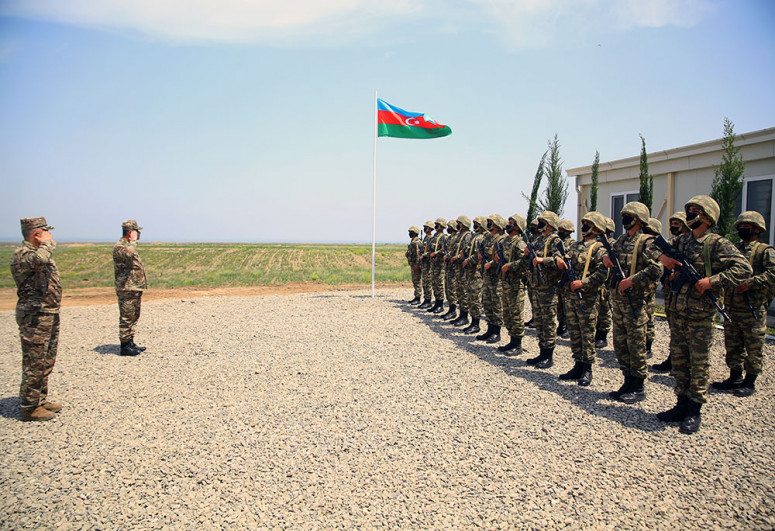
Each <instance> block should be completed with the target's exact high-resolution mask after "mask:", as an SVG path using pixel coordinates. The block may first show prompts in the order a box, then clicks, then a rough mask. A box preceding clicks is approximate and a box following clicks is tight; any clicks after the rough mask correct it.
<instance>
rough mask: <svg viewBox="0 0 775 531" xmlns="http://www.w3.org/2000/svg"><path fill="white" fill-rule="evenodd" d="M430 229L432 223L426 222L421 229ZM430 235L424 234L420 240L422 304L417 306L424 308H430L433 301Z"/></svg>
mask: <svg viewBox="0 0 775 531" xmlns="http://www.w3.org/2000/svg"><path fill="white" fill-rule="evenodd" d="M427 227H430V229H431V230H433V222H432V221H426V222H425V223H424V224H423V229H425V228H427ZM430 256H431V234H430V233H429V234H426V235H425V236H423V239H422V257H421V258H420V273H421V275H422V292H423V303H422V304H421V305H420V306H419V307H420V308H425V307H428V306H430V303H431V301H432V300H433V286H432V283H431V259H430Z"/></svg>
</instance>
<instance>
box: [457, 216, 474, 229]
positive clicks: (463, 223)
mask: <svg viewBox="0 0 775 531" xmlns="http://www.w3.org/2000/svg"><path fill="white" fill-rule="evenodd" d="M457 223H458V229H462V228H464V227H465V228H466V229H470V228H471V218H469V217H468V216H458V217H457Z"/></svg>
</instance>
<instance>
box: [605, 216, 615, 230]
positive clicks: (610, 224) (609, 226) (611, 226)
mask: <svg viewBox="0 0 775 531" xmlns="http://www.w3.org/2000/svg"><path fill="white" fill-rule="evenodd" d="M605 230H606V232H608V231H610V232H616V223H614V220H613V218H605Z"/></svg>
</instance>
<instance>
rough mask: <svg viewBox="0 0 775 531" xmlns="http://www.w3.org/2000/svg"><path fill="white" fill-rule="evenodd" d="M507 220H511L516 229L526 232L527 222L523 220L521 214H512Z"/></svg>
mask: <svg viewBox="0 0 775 531" xmlns="http://www.w3.org/2000/svg"><path fill="white" fill-rule="evenodd" d="M509 219H513V220H514V223H516V225H517V228H519V230H521V231H522V232H525V231H526V230H527V220H526V219H525V216H523V215H521V214H512V215H511V216H509Z"/></svg>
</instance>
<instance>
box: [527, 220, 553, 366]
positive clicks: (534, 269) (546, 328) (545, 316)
mask: <svg viewBox="0 0 775 531" xmlns="http://www.w3.org/2000/svg"><path fill="white" fill-rule="evenodd" d="M559 225H560V218H559V217H558V216H557V214H555V213H554V212H552V211H551V210H545V211H544V212H543V213H542V214H541V215H539V216H538V225H537V229H538V231H539V236H538V238H536V240H535V241H534V242H533V246H534V247H535V252H536V256H537V258H535V259H533V260H532V261H531V260H530V255H529V254H528V249H527V248H525V256H524V258H523V260H524V261H525V269H529V270H530V276H529V277H528V278H529V280H528V281H529V282H530V284H531V285H532V286H533V301H532V303H533V312H534V313H533V322H534V323H535V329H536V333H537V335H538V346H539V347H540V352H539V354H538V356H536V357H535V358H530V359H528V360H526V362H525V363H527V364H528V365H535V366H536V367H537V368H539V369H547V368H549V367H551V366H552V365H554V361H553V357H554V346H555V342H556V340H557V328H556V326H557V324H556V321H555V319H556V313H557V281H558V280H559V279H560V270H559V269H558V268H557V263H556V261H555V258H556V257H558V256H559V253H558V252H557V242H558V241H560V237H559V236H557V227H559ZM539 267H540V268H541V274H542V276H543V282H542V281H541V278H540V277H539V275H538V268H539Z"/></svg>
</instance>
